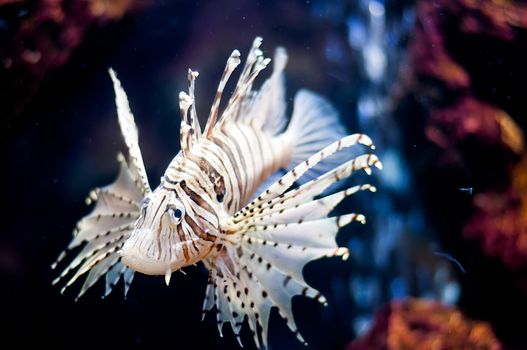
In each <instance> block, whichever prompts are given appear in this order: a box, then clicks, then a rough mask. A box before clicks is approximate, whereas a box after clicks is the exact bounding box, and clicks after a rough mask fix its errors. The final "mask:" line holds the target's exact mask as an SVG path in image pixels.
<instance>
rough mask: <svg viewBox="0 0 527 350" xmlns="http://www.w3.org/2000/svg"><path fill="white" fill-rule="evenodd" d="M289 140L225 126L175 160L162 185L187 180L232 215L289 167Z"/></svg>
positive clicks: (236, 125)
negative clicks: (262, 185)
mask: <svg viewBox="0 0 527 350" xmlns="http://www.w3.org/2000/svg"><path fill="white" fill-rule="evenodd" d="M287 141H288V140H287V138H286V135H280V136H270V135H268V134H266V133H264V132H262V130H258V128H257V127H255V126H251V125H245V124H241V123H231V124H229V125H225V127H224V128H222V130H218V131H217V132H215V134H213V135H212V138H211V139H210V140H208V139H204V140H201V141H200V143H198V144H197V145H196V147H194V148H193V149H192V150H191V151H190V153H189V155H188V156H185V157H176V158H174V159H173V160H172V162H171V163H170V165H169V167H168V169H167V171H166V172H165V175H164V184H163V186H164V187H165V188H168V189H170V188H171V185H173V184H175V183H177V182H179V181H181V180H186V181H187V184H188V186H189V187H190V188H191V190H193V191H194V192H195V193H203V195H202V197H206V198H207V201H209V202H217V203H220V204H221V205H222V207H223V208H224V210H225V212H226V213H227V214H229V215H232V214H234V213H235V212H236V211H238V210H239V209H241V208H242V207H243V206H245V205H246V204H247V203H249V201H250V200H251V199H252V198H253V196H254V194H255V191H256V189H257V188H258V187H259V186H260V185H261V184H262V183H263V182H264V181H265V180H266V179H267V178H268V177H269V176H270V175H271V174H273V173H275V172H276V171H278V170H280V169H281V168H285V167H286V166H287V165H288V164H289V160H290V154H291V145H290V144H289V142H287ZM217 203H214V204H217Z"/></svg>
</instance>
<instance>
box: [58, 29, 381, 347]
mask: <svg viewBox="0 0 527 350" xmlns="http://www.w3.org/2000/svg"><path fill="white" fill-rule="evenodd" d="M260 44H261V39H260V38H256V39H255V41H254V43H253V46H252V48H251V50H250V52H249V55H248V58H247V61H246V63H245V65H244V68H243V70H242V72H241V74H240V77H239V80H238V83H237V84H236V87H235V89H234V91H233V93H232V96H231V97H230V99H229V101H228V103H227V104H226V107H225V109H224V110H223V111H222V112H221V113H220V110H219V106H220V100H221V96H222V93H223V90H224V88H225V85H226V83H227V80H228V79H229V77H230V75H231V73H232V72H233V71H234V69H235V68H236V66H238V65H239V64H240V63H241V60H240V53H239V52H238V51H237V50H234V51H233V52H232V54H231V56H230V57H229V59H228V61H227V65H226V67H225V70H224V73H223V76H222V78H221V80H220V83H219V86H218V89H217V92H216V96H215V99H214V101H213V103H212V107H211V110H210V114H209V118H208V119H207V124H206V125H205V127H204V128H203V130H202V129H201V126H200V125H199V122H198V118H197V112H196V107H195V105H196V104H195V96H194V82H195V79H196V78H197V76H198V73H197V72H194V71H192V70H189V74H188V79H189V90H188V94H187V93H185V92H181V93H180V95H179V97H180V110H181V128H180V143H181V151H180V152H179V153H178V155H177V156H176V157H174V159H173V160H172V161H171V162H170V164H169V166H168V168H167V170H166V172H165V174H164V176H163V177H162V178H161V183H160V184H159V185H158V186H157V187H156V188H155V189H154V190H153V191H152V189H151V188H150V184H149V182H148V178H147V175H146V170H145V167H144V164H143V159H142V155H141V151H140V149H139V144H138V132H137V127H136V125H135V121H134V118H133V115H132V113H131V111H130V106H129V102H128V98H127V96H126V94H125V92H124V90H123V88H122V86H121V83H120V81H119V80H118V79H117V77H116V75H115V73H114V72H113V71H112V70H110V76H111V78H112V81H113V86H114V91H115V95H116V105H117V115H118V120H119V125H120V127H121V132H122V134H123V138H124V141H125V144H126V146H127V149H128V153H127V158H126V159H125V157H123V156H120V157H119V158H118V159H119V162H120V164H121V169H120V173H119V176H118V178H117V180H116V181H115V182H114V183H112V184H110V185H108V186H105V187H103V188H99V189H96V190H95V191H93V192H92V193H91V194H90V197H89V203H91V202H93V201H94V202H96V205H95V208H94V209H93V211H92V212H91V213H90V214H88V215H87V216H85V217H84V218H82V219H81V220H80V221H79V223H78V224H77V229H76V230H75V232H74V237H73V239H72V240H71V242H70V244H69V245H68V247H67V249H66V250H65V251H63V252H62V253H61V254H60V255H59V258H58V259H57V261H56V263H54V264H53V266H52V267H53V268H54V267H55V266H57V264H58V263H59V262H60V261H61V260H62V259H63V258H64V257H65V256H66V255H67V254H66V253H67V252H68V251H70V250H72V249H76V247H78V246H83V248H82V250H81V251H80V252H79V253H78V254H77V256H76V257H75V258H74V259H73V261H71V262H70V264H69V265H68V266H67V267H66V268H65V269H64V270H63V271H62V273H61V274H60V276H59V277H58V278H57V279H56V280H55V281H54V282H53V283H57V282H58V281H60V280H61V279H62V278H64V277H65V276H67V275H68V274H69V273H70V272H72V271H75V272H74V274H73V277H71V278H70V279H69V280H68V282H67V283H66V285H65V286H64V287H63V289H62V291H64V290H65V289H66V288H67V287H69V286H70V285H72V284H73V283H74V282H75V281H76V280H77V279H78V278H80V277H81V276H83V275H84V274H88V276H87V278H86V280H85V282H84V284H83V285H82V287H81V290H80V292H79V294H78V297H80V296H81V295H83V294H84V293H85V292H86V291H87V290H88V289H89V288H90V287H92V286H93V285H94V284H95V283H96V282H97V281H98V280H99V279H100V278H101V277H103V276H104V277H105V279H106V291H105V294H104V295H105V296H106V295H108V294H109V293H110V292H111V290H112V289H113V287H114V286H115V284H116V283H117V282H118V281H119V280H120V279H121V278H122V279H123V281H124V284H125V288H124V291H125V295H126V293H127V292H128V289H129V286H130V283H131V281H132V279H133V276H134V273H135V272H141V273H144V274H148V275H163V276H165V281H166V283H167V284H168V283H169V282H170V276H171V274H172V273H173V272H174V271H177V270H180V269H181V268H183V267H185V266H188V265H192V264H196V263H199V262H202V263H203V264H204V265H205V267H206V268H207V269H208V271H209V278H208V283H207V289H206V291H205V300H204V303H203V314H205V313H206V312H207V311H209V310H212V309H214V308H215V310H216V320H217V324H218V330H219V332H220V334H221V332H222V326H223V325H224V324H225V323H228V324H230V325H231V327H232V329H233V331H234V334H235V335H236V336H237V339H238V341H239V342H240V344H241V340H240V337H239V334H240V330H241V327H242V325H243V324H244V323H245V320H246V323H247V324H248V326H249V328H250V329H251V331H252V334H253V339H254V342H255V344H256V346H257V347H258V348H260V347H264V348H265V347H267V332H268V322H269V317H270V312H271V309H272V308H276V309H277V310H278V312H279V314H280V315H281V316H282V317H283V318H284V319H285V320H286V322H287V326H288V327H289V328H290V329H291V330H292V331H293V332H294V334H295V335H296V336H297V338H298V339H299V340H300V341H302V342H305V341H304V339H303V338H302V336H301V335H300V333H299V332H298V329H297V327H296V324H295V321H294V317H293V313H292V305H291V300H292V298H293V297H294V296H295V295H302V296H307V297H311V298H314V299H316V300H317V301H319V302H320V303H322V304H326V299H325V297H324V296H322V294H321V293H320V292H319V291H317V290H316V289H315V288H313V287H311V286H309V285H308V284H307V282H306V281H305V280H304V277H303V274H302V270H303V267H304V266H305V265H306V264H307V263H308V262H310V261H313V260H316V259H319V258H322V257H332V256H340V257H342V258H343V259H346V258H347V257H348V256H349V253H348V250H347V248H345V247H339V246H338V245H337V243H336V241H335V237H336V235H337V233H338V231H339V230H340V228H341V227H343V226H346V225H348V224H350V223H352V222H355V221H358V222H361V223H365V217H364V215H362V214H359V213H347V214H345V215H341V216H330V213H331V212H332V210H333V209H334V208H335V207H336V206H337V205H338V204H339V203H340V202H341V201H342V200H344V199H345V198H347V197H348V196H351V195H354V194H355V193H358V192H360V191H364V190H369V191H372V192H374V191H375V187H373V186H371V185H369V184H362V185H355V186H352V187H349V188H346V189H344V190H341V191H339V192H336V193H333V194H330V195H326V194H325V193H326V191H328V190H330V189H331V188H332V187H331V186H332V185H333V184H334V183H336V182H339V181H341V180H342V179H344V178H348V177H350V176H351V175H352V174H353V173H354V172H357V171H361V170H362V171H365V172H366V173H367V174H368V175H370V174H371V173H372V171H371V169H372V167H377V168H379V169H381V168H382V165H381V163H380V161H379V160H378V158H377V157H376V156H375V155H374V154H371V153H367V154H362V155H359V156H357V157H353V156H351V155H350V154H349V153H347V151H346V150H347V149H348V148H350V147H353V146H355V145H362V146H366V147H368V148H370V149H374V146H373V143H372V141H371V139H370V138H369V137H368V136H366V135H363V134H352V135H347V134H346V133H345V130H344V129H343V128H342V127H341V125H340V123H339V118H338V114H337V112H336V111H335V109H334V108H332V107H331V105H330V104H329V103H328V102H327V101H326V100H325V99H323V98H322V97H320V96H318V95H317V94H315V93H312V92H309V91H305V90H303V91H300V92H298V93H297V95H296V97H295V99H294V106H293V114H292V116H291V119H290V120H289V121H288V120H287V117H286V99H285V88H284V79H283V70H284V68H285V64H286V62H287V55H286V53H285V50H284V49H277V50H276V53H275V57H274V65H273V71H272V73H271V75H270V77H269V78H268V79H267V80H266V81H265V82H264V83H263V85H262V87H261V88H260V90H258V91H254V90H253V89H252V85H253V82H254V79H255V78H256V77H257V75H258V74H259V72H260V71H262V70H263V69H264V68H265V67H266V66H267V65H268V63H269V62H270V59H269V58H264V57H263V53H262V51H261V50H260V49H259V46H260ZM295 183H296V184H297V185H298V186H297V187H295V188H294V189H293V188H292V186H293V184H295Z"/></svg>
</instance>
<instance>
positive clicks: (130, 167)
mask: <svg viewBox="0 0 527 350" xmlns="http://www.w3.org/2000/svg"><path fill="white" fill-rule="evenodd" d="M110 76H111V78H112V81H113V86H114V90H115V96H116V97H115V101H116V105H117V114H118V120H119V125H120V127H121V132H122V134H123V138H124V141H125V144H126V146H127V148H128V157H127V159H125V157H124V156H123V155H122V154H119V156H118V161H119V163H120V171H119V176H118V177H117V180H116V181H115V182H114V183H112V184H111V185H108V186H106V187H103V188H98V189H95V190H93V191H92V192H91V193H90V195H89V197H88V199H87V203H88V204H90V203H91V202H96V205H95V207H94V209H93V210H92V212H91V213H90V214H88V215H87V216H85V217H84V218H82V219H81V220H80V221H79V222H78V223H77V227H76V229H75V230H74V232H73V239H72V240H71V242H70V244H69V245H68V247H67V248H66V250H64V251H63V252H62V253H61V254H60V255H59V257H58V258H57V260H56V262H55V263H53V265H52V268H53V269H55V268H56V267H57V265H58V264H59V263H60V262H61V260H62V259H63V258H64V257H65V256H66V255H67V253H68V252H70V251H71V250H73V249H76V248H78V247H79V246H82V249H81V250H80V252H78V253H77V255H76V256H75V258H74V259H73V260H72V261H71V262H70V263H69V264H68V266H66V268H65V269H64V270H63V271H62V273H61V274H60V275H59V276H58V277H57V278H56V279H55V280H54V281H53V284H56V283H58V282H59V281H61V280H62V279H64V278H66V277H67V276H68V275H69V274H70V273H72V274H73V276H71V277H69V279H68V280H67V282H66V283H65V285H64V287H63V288H62V292H64V291H65V290H66V288H68V287H69V286H71V285H72V284H73V283H75V281H77V280H78V279H79V278H80V277H81V276H83V275H85V274H87V277H86V279H85V281H84V284H83V285H82V287H81V289H80V291H79V294H78V296H77V298H79V297H81V296H82V295H83V294H84V293H85V292H86V291H87V290H88V289H89V288H91V287H92V286H93V285H94V284H95V283H96V282H97V281H98V280H99V279H100V278H101V277H103V276H106V278H105V279H106V289H105V293H104V295H103V296H107V295H108V294H109V293H110V292H111V290H112V288H113V287H114V286H115V284H116V283H117V282H118V281H119V280H120V279H121V278H122V279H123V281H124V283H125V289H124V290H125V296H126V293H127V292H128V289H129V286H130V283H131V282H132V279H133V275H134V271H133V270H131V269H129V268H127V267H126V266H124V265H123V264H122V263H121V257H120V255H119V250H120V249H121V247H122V246H123V244H124V242H125V241H126V240H127V239H128V238H129V237H130V234H131V232H132V230H133V228H134V223H135V221H136V220H137V218H138V217H139V208H140V203H141V201H142V200H143V198H144V197H145V195H147V194H148V193H149V192H151V189H150V185H149V184H148V179H147V176H146V170H145V167H144V164H143V158H142V156H141V151H140V149H139V144H138V135H137V127H136V125H135V122H134V118H133V115H132V113H131V112H130V107H129V105H128V98H127V97H126V94H125V92H124V90H123V88H122V86H121V83H120V82H119V80H118V79H117V77H116V75H115V72H114V71H113V70H111V69H110Z"/></svg>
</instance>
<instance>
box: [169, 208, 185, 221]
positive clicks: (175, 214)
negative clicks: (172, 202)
mask: <svg viewBox="0 0 527 350" xmlns="http://www.w3.org/2000/svg"><path fill="white" fill-rule="evenodd" d="M169 212H170V217H171V218H172V220H174V221H176V222H179V221H181V218H182V217H183V210H181V209H180V208H170V209H169Z"/></svg>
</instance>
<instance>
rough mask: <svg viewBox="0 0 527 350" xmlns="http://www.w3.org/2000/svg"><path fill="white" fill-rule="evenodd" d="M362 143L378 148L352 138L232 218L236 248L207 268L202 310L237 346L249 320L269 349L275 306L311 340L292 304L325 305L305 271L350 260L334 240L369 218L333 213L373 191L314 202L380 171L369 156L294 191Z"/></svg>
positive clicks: (298, 169) (256, 336)
mask: <svg viewBox="0 0 527 350" xmlns="http://www.w3.org/2000/svg"><path fill="white" fill-rule="evenodd" d="M357 143H361V144H364V145H367V146H369V147H373V145H372V144H371V140H370V139H369V138H368V137H367V136H365V135H361V134H355V135H350V136H347V137H345V138H343V139H341V140H339V141H337V142H335V143H333V144H331V145H329V146H328V147H326V148H324V149H323V150H322V151H320V152H317V153H316V154H314V155H312V156H311V157H310V158H308V159H307V160H306V161H304V162H302V163H301V164H299V165H298V166H296V167H295V168H293V169H292V170H291V171H289V172H288V173H287V174H285V175H284V176H282V177H281V178H280V179H279V180H278V181H276V182H275V183H274V184H272V185H271V186H270V187H269V188H267V189H266V190H265V191H264V192H262V194H261V195H259V196H258V197H257V198H256V199H255V200H254V201H253V202H252V203H250V204H249V205H247V206H246V207H245V208H243V209H241V210H240V211H239V212H238V213H237V214H236V215H235V216H233V217H232V218H231V221H230V226H229V227H227V228H226V232H229V233H231V234H232V236H233V237H237V238H238V241H237V244H228V243H226V244H225V245H224V247H223V251H222V252H221V254H219V256H218V257H217V258H216V259H214V260H210V261H208V262H207V267H208V268H209V270H210V275H209V281H208V286H207V291H206V296H205V302H204V306H203V310H204V312H205V311H207V310H210V309H212V308H213V307H214V306H215V307H216V312H217V322H218V327H219V328H220V330H221V326H222V325H223V324H224V323H230V324H231V326H232V328H233V330H234V333H235V334H236V335H237V337H238V340H239V332H240V328H241V325H242V321H243V320H244V319H245V318H247V320H248V325H249V327H250V329H251V331H252V333H253V338H254V341H255V343H256V345H257V347H258V348H267V347H268V342H267V338H268V322H269V316H270V310H271V308H272V307H276V308H277V309H278V312H279V314H280V315H281V316H282V317H283V318H284V319H285V320H286V322H287V325H288V327H289V328H290V329H291V330H292V331H293V332H294V333H295V335H296V336H297V338H298V339H299V340H300V341H301V342H305V340H304V338H303V337H302V336H301V335H300V333H299V332H298V328H297V326H296V323H295V320H294V317H293V314H292V304H291V300H292V298H293V297H294V296H296V295H302V296H307V297H311V298H314V299H316V300H318V301H319V302H320V303H322V304H325V303H326V299H325V297H324V296H322V295H321V293H320V292H319V291H317V290H316V289H314V288H313V287H311V286H309V285H308V284H307V283H306V281H305V280H304V277H303V274H302V270H303V268H304V266H305V265H306V264H307V263H308V262H310V261H312V260H316V259H319V258H321V257H331V256H341V257H342V258H343V259H346V258H347V257H348V255H349V253H348V250H347V249H346V248H344V247H338V245H337V244H336V242H335V237H336V234H337V232H338V231H339V229H340V228H341V227H343V226H345V225H348V224H350V223H352V222H354V221H358V222H361V223H364V222H365V217H364V215H362V214H359V213H350V214H345V215H341V216H334V217H328V214H329V213H330V212H331V211H332V210H333V208H335V206H337V205H338V204H339V203H340V202H341V201H342V200H343V199H344V198H346V197H348V196H350V195H353V194H355V193H357V192H358V191H361V190H370V191H375V188H374V187H373V186H371V185H369V184H364V185H358V186H353V187H350V188H348V189H345V190H342V191H339V192H337V193H334V194H331V195H328V196H324V197H322V198H317V199H315V197H318V196H319V195H320V194H321V193H322V192H323V191H324V190H325V189H326V188H327V187H328V186H331V185H332V184H333V183H334V182H336V181H339V180H340V179H343V178H346V177H348V176H350V175H351V174H352V173H353V172H356V171H359V170H364V171H366V173H368V174H370V173H371V167H373V166H375V167H378V168H381V167H382V166H381V163H380V161H379V160H378V159H377V157H376V156H375V155H373V154H364V155H361V156H359V157H357V158H355V159H352V160H349V161H348V162H345V163H344V164H342V165H340V166H339V167H336V168H334V169H331V170H329V171H328V172H326V173H324V174H323V175H321V176H319V177H318V178H316V179H314V180H311V181H309V182H307V183H305V184H303V185H302V186H300V187H298V188H296V189H293V190H288V189H289V187H290V186H291V185H292V184H293V183H294V182H295V181H297V180H298V178H299V177H301V176H302V175H303V174H304V173H305V172H306V171H307V170H309V168H310V167H312V166H315V165H316V164H317V163H318V162H320V161H322V160H324V159H325V157H327V156H329V155H331V154H332V153H334V152H339V151H341V150H342V149H343V148H345V147H349V146H352V145H355V144H357Z"/></svg>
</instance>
